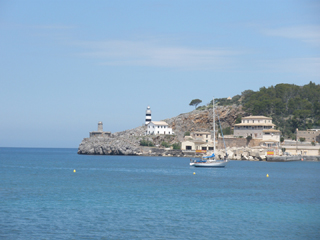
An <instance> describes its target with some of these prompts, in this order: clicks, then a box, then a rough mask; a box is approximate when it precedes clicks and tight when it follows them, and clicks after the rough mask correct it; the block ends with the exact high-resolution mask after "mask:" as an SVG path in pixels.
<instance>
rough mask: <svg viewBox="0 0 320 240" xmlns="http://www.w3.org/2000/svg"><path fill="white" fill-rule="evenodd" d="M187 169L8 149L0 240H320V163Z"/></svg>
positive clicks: (168, 163)
mask: <svg viewBox="0 0 320 240" xmlns="http://www.w3.org/2000/svg"><path fill="white" fill-rule="evenodd" d="M189 162H190V159H189V158H175V157H142V156H98V155H78V154H77V149H49V148H48V149H47V148H0V239H10V240H11V239H320V162H307V161H303V162H302V161H299V162H298V161H297V162H252V161H230V162H229V163H228V165H227V166H226V167H225V168H195V167H192V166H190V165H189ZM267 175H268V176H267Z"/></svg>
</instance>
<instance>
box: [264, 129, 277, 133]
mask: <svg viewBox="0 0 320 240" xmlns="http://www.w3.org/2000/svg"><path fill="white" fill-rule="evenodd" d="M262 132H266V133H279V132H280V131H279V130H276V129H273V128H270V129H265V130H263V131H262Z"/></svg>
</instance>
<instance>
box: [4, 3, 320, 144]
mask: <svg viewBox="0 0 320 240" xmlns="http://www.w3.org/2000/svg"><path fill="white" fill-rule="evenodd" d="M0 61H1V67H0V83H1V85H0V103H1V105H0V114H1V116H0V147H78V145H79V143H80V142H81V141H82V139H83V138H84V137H88V135H89V132H90V131H93V130H96V129H97V123H98V121H102V122H103V123H104V130H105V131H111V132H117V131H122V130H126V129H131V128H135V127H137V126H140V125H142V124H143V123H144V118H145V110H146V107H147V106H148V105H150V106H151V110H152V119H153V120H162V119H166V118H170V117H174V116H177V115H179V114H180V113H184V112H188V111H191V110H192V109H193V107H190V106H189V103H190V101H191V100H192V99H194V98H200V99H201V100H202V101H203V104H206V103H208V102H210V100H211V99H212V97H213V96H214V97H216V98H222V97H228V96H231V97H232V96H234V95H237V94H241V92H243V91H244V90H247V89H251V90H254V91H257V90H259V88H260V87H262V86H266V87H269V86H271V85H276V84H278V83H292V84H297V85H305V84H307V83H309V82H310V81H312V82H315V83H317V84H319V83H320V1H318V0H315V1H309V0H300V1H285V0H281V1H279V0H275V1H273V0H266V1H263V0H259V1H257V0H252V1H244V0H234V1H226V0H223V1H214V0H209V1H201V0H197V1H187V0H184V1H177V0H175V1H173V0H162V1H152V0H145V1H140V0H135V1H132V0H128V1H121V0H119V1H81V0H75V1H71V0H52V1H50V0H46V1H40V0H39V1H32V0H28V1H25V0H22V1H15V0H0Z"/></svg>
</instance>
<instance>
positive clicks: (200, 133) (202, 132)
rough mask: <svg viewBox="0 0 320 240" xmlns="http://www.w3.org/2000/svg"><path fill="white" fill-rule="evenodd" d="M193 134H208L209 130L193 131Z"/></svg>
mask: <svg viewBox="0 0 320 240" xmlns="http://www.w3.org/2000/svg"><path fill="white" fill-rule="evenodd" d="M193 133H194V134H210V132H193Z"/></svg>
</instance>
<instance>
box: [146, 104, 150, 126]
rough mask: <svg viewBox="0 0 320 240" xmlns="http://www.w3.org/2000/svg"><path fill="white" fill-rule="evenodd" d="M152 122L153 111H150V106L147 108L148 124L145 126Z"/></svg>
mask: <svg viewBox="0 0 320 240" xmlns="http://www.w3.org/2000/svg"><path fill="white" fill-rule="evenodd" d="M150 122H151V110H150V106H148V107H147V111H146V123H145V125H146V126H147V125H148V124H149V123H150Z"/></svg>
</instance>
